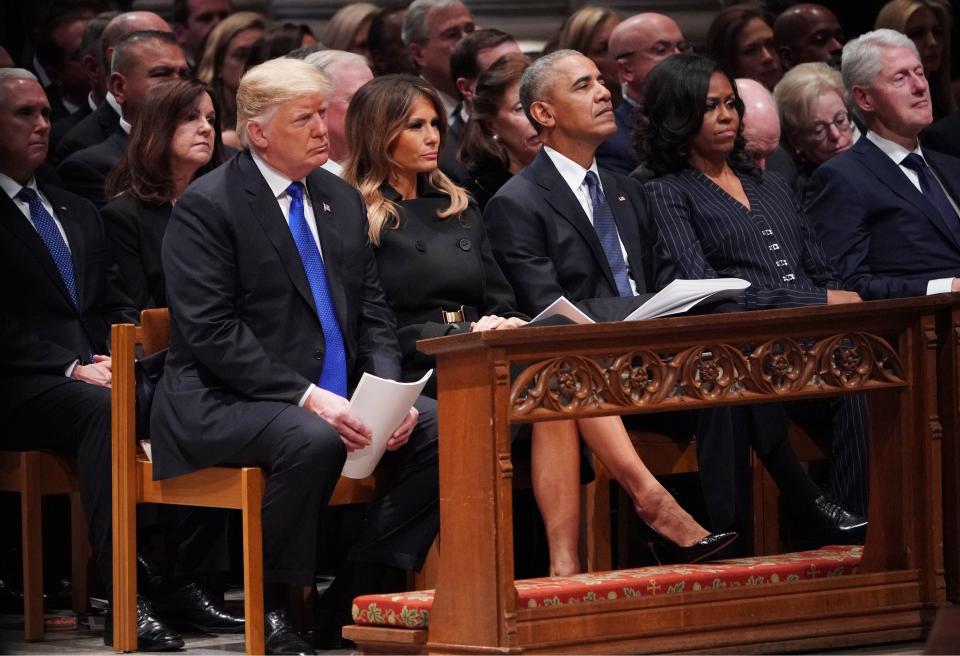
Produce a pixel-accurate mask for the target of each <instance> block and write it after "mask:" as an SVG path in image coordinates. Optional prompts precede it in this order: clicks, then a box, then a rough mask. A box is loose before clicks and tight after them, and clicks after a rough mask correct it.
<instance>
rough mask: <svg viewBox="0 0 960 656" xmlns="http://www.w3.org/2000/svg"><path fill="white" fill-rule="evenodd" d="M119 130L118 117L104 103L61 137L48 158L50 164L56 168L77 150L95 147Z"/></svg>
mask: <svg viewBox="0 0 960 656" xmlns="http://www.w3.org/2000/svg"><path fill="white" fill-rule="evenodd" d="M119 128H120V115H119V114H117V112H115V111H114V109H113V107H111V106H110V103H108V102H107V101H104V102H103V103H102V104H101V105H100V106H99V107H97V111H95V112H93V113H92V114H88V115H87V116H86V117H84V118H83V119H82V120H81V121H80V122H79V123H77V124H76V125H74V126H73V127H72V128H71V129H70V130H69V131H68V132H67V133H66V134H65V135H64V136H63V139H61V140H60V143H58V144H57V145H56V146H55V150H54V151H53V154H52V155H51V156H50V163H51V164H53V165H54V166H56V165H57V164H59V163H60V162H62V161H63V160H65V159H67V158H68V157H69V156H70V155H72V154H73V153H75V152H77V151H78V150H83V149H84V148H89V147H90V146H96V145H97V144H98V143H100V142H101V141H103V140H104V139H106V138H107V137H109V136H110V135H111V134H113V131H114V130H117V129H119Z"/></svg>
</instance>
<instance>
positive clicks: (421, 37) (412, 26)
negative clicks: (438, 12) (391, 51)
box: [400, 0, 462, 45]
mask: <svg viewBox="0 0 960 656" xmlns="http://www.w3.org/2000/svg"><path fill="white" fill-rule="evenodd" d="M458 4H462V3H461V2H460V0H413V2H411V3H410V6H409V7H407V13H406V15H405V16H404V17H403V29H402V30H401V31H400V38H401V39H403V43H404V45H410V44H411V43H423V42H424V41H426V40H427V39H429V38H430V35H429V34H428V33H427V14H429V13H430V11H431V10H432V9H446V8H447V7H452V6H454V5H458Z"/></svg>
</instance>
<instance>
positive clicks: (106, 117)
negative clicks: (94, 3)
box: [50, 11, 173, 165]
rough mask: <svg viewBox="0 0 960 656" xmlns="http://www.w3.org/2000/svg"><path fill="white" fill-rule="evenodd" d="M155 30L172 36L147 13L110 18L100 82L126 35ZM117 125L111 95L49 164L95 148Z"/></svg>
mask: <svg viewBox="0 0 960 656" xmlns="http://www.w3.org/2000/svg"><path fill="white" fill-rule="evenodd" d="M148 30H156V31H158V32H170V33H171V34H172V33H173V29H172V28H171V27H170V24H169V23H167V21H165V20H163V19H162V18H161V17H160V16H158V15H157V14H155V13H153V12H151V11H128V12H126V13H123V14H120V15H119V16H117V17H116V18H114V19H112V20H111V21H110V22H109V23H107V26H106V27H105V28H104V29H103V34H101V35H100V72H101V75H102V76H103V77H104V79H107V78H109V77H110V59H111V58H112V57H113V49H114V47H115V46H116V45H117V43H118V42H119V41H120V40H121V39H122V38H123V37H125V36H127V35H128V34H132V33H134V32H145V31H148ZM119 126H120V103H119V102H117V99H116V97H114V95H113V93H107V97H106V99H105V100H104V102H103V103H101V105H100V107H98V108H97V111H95V112H93V113H92V114H90V115H89V116H87V117H86V118H84V119H83V120H82V121H80V122H79V123H77V124H76V125H75V126H73V128H71V129H70V131H69V132H67V133H66V135H64V137H63V139H62V140H61V141H60V143H59V144H57V147H56V150H55V151H54V152H53V155H52V156H51V157H50V163H51V164H53V165H57V164H59V163H60V162H62V161H63V160H65V159H66V158H67V157H69V156H70V155H72V154H73V153H75V152H77V151H79V150H83V149H84V148H89V147H91V146H96V145H97V144H99V143H101V142H103V141H104V140H106V139H107V138H108V137H109V136H110V135H111V134H113V132H114V131H116V130H117V128H118V127H119Z"/></svg>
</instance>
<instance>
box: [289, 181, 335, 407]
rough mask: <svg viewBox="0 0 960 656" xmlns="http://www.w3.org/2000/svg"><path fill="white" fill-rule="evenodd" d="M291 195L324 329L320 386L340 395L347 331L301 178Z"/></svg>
mask: <svg viewBox="0 0 960 656" xmlns="http://www.w3.org/2000/svg"><path fill="white" fill-rule="evenodd" d="M287 194H288V195H289V196H290V232H291V233H292V234H293V241H294V242H295V243H296V245H297V251H299V252H300V261H301V262H303V270H304V271H305V272H306V274H307V281H308V282H309V283H310V291H311V293H312V294H313V302H314V304H315V305H316V306H317V316H318V317H319V319H320V328H321V329H322V330H323V340H324V342H325V349H324V355H323V369H322V370H321V372H320V380H318V381H317V387H321V388H323V389H325V390H329V391H331V392H333V393H334V394H339V395H340V396H344V397H345V396H346V395H347V353H346V349H345V348H344V346H343V334H342V333H341V332H340V324H339V323H338V322H337V313H336V310H335V309H334V307H333V299H332V298H331V296H330V284H329V282H328V280H327V270H326V268H325V267H324V266H323V258H321V257H320V249H319V248H318V247H317V242H316V240H315V239H314V238H313V233H312V232H310V227H309V226H308V225H307V219H306V217H305V216H304V213H303V185H302V184H301V183H299V182H294V183H291V184H290V186H289V187H287Z"/></svg>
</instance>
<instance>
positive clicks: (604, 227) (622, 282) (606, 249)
mask: <svg viewBox="0 0 960 656" xmlns="http://www.w3.org/2000/svg"><path fill="white" fill-rule="evenodd" d="M586 182H587V189H588V190H589V191H590V202H591V203H593V229H594V230H596V232H597V238H598V239H599V240H600V246H601V247H602V248H603V254H604V255H605V256H606V257H607V264H609V265H610V271H612V272H613V280H614V282H616V283H617V293H618V294H619V295H620V296H633V290H632V289H631V288H630V277H629V276H628V275H627V263H626V261H625V260H624V259H623V251H621V250H620V237H619V236H618V235H617V224H616V222H615V221H614V219H613V212H612V211H610V205H609V204H607V197H606V196H604V195H603V190H602V189H600V180H599V179H597V174H596V173H594V172H593V171H587V180H586Z"/></svg>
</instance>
